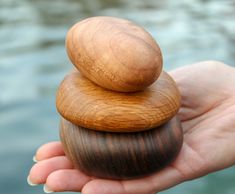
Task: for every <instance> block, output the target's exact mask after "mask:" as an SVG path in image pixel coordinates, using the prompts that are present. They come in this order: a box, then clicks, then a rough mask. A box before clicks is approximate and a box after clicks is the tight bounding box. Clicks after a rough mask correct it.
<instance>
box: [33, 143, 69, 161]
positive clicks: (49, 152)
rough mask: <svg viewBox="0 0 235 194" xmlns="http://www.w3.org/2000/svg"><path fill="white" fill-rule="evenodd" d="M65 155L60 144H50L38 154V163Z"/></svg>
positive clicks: (43, 147) (43, 146) (41, 148)
mask: <svg viewBox="0 0 235 194" xmlns="http://www.w3.org/2000/svg"><path fill="white" fill-rule="evenodd" d="M61 155H65V154H64V150H63V147H62V144H61V143H60V142H50V143H47V144H44V145H42V146H41V147H40V148H39V149H38V150H37V152H36V155H35V159H36V161H40V160H45V159H48V158H52V157H55V156H61Z"/></svg>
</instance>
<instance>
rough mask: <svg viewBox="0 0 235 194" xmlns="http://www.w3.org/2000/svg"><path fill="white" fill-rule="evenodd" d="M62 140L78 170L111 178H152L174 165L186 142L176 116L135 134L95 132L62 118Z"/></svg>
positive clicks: (67, 153) (66, 151)
mask: <svg viewBox="0 0 235 194" xmlns="http://www.w3.org/2000/svg"><path fill="white" fill-rule="evenodd" d="M60 137H61V141H62V144H63V146H64V149H65V153H66V155H67V156H68V157H69V158H70V159H71V160H72V161H73V163H74V165H75V167H76V168H78V169H80V170H81V171H83V172H84V173H86V174H88V175H90V176H95V177H100V178H109V179H110V178H111V179H131V178H138V177H142V176H146V175H150V174H152V173H154V172H156V171H158V170H160V169H162V168H163V167H165V166H167V165H168V164H169V163H170V162H172V161H173V160H174V158H175V157H176V156H177V154H178V152H179V151H180V148H181V146H182V142H183V133H182V128H181V124H180V122H179V120H178V119H177V118H176V117H174V118H172V119H171V120H170V121H168V122H167V123H166V124H164V125H162V126H160V127H157V128H154V129H151V130H147V131H142V132H134V133H130V132H129V133H112V132H101V131H94V130H90V129H86V128H82V127H79V126H76V125H74V124H72V123H71V122H69V121H67V120H65V119H63V118H62V120H61V127H60Z"/></svg>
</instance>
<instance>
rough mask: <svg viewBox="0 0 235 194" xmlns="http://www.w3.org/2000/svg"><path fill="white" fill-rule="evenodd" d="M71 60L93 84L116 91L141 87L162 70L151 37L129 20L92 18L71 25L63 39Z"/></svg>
mask: <svg viewBox="0 0 235 194" xmlns="http://www.w3.org/2000/svg"><path fill="white" fill-rule="evenodd" d="M66 48H67V53H68V56H69V58H70V60H71V61H72V63H73V64H74V65H75V66H76V67H77V68H78V69H79V71H80V72H81V73H82V74H83V75H84V76H86V77H87V78H88V79H89V80H91V81H93V82H94V83H96V84H97V85H99V86H101V87H103V88H106V89H110V90H115V91H120V92H132V91H139V90H143V89H144V88H146V87H147V86H149V85H151V84H152V83H153V82H154V81H155V80H156V79H157V78H158V76H159V75H160V73H161V70H162V54H161V51H160V48H159V46H158V44H157V43H156V41H155V40H154V39H153V38H152V36H151V35H150V34H149V33H148V32H147V31H145V30H144V29H143V28H141V27H140V26H138V25H136V24H134V23H133V22H130V21H127V20H124V19H118V18H113V17H92V18H88V19H85V20H83V21H81V22H78V23H77V24H75V25H74V26H73V27H72V28H71V29H70V30H69V32H68V34H67V38H66Z"/></svg>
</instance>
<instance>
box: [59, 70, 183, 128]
mask: <svg viewBox="0 0 235 194" xmlns="http://www.w3.org/2000/svg"><path fill="white" fill-rule="evenodd" d="M56 105H57V109H58V112H59V113H60V114H61V115H62V116H63V117H64V118H65V119H67V120H69V121H71V122H72V123H74V124H75V125H78V126H81V127H84V128H89V129H95V130H99V131H110V132H136V131H143V130H148V129H151V128H154V127H157V126H159V125H161V124H163V123H165V122H166V121H168V120H169V119H171V118H172V117H173V116H174V115H175V114H176V113H177V111H178V109H179V107H180V94H179V91H178V89H177V87H176V85H175V82H174V81H173V80H172V79H171V77H170V76H169V75H168V74H167V73H165V72H162V74H161V76H160V77H159V79H158V81H156V82H155V83H154V84H152V85H151V86H150V87H148V88H146V89H145V90H144V91H141V92H133V93H121V92H114V91H111V90H106V89H103V88H101V87H99V86H97V85H96V84H93V82H91V81H89V80H88V79H86V78H85V77H83V76H82V75H81V74H80V73H79V72H74V73H70V74H69V75H68V76H66V77H65V79H64V80H63V82H62V83H61V85H60V87H59V90H58V93H57V99H56Z"/></svg>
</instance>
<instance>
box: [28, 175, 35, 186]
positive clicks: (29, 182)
mask: <svg viewBox="0 0 235 194" xmlns="http://www.w3.org/2000/svg"><path fill="white" fill-rule="evenodd" d="M27 183H28V184H29V185H30V186H37V185H38V184H36V183H33V182H32V181H31V180H30V178H29V176H28V177H27Z"/></svg>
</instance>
